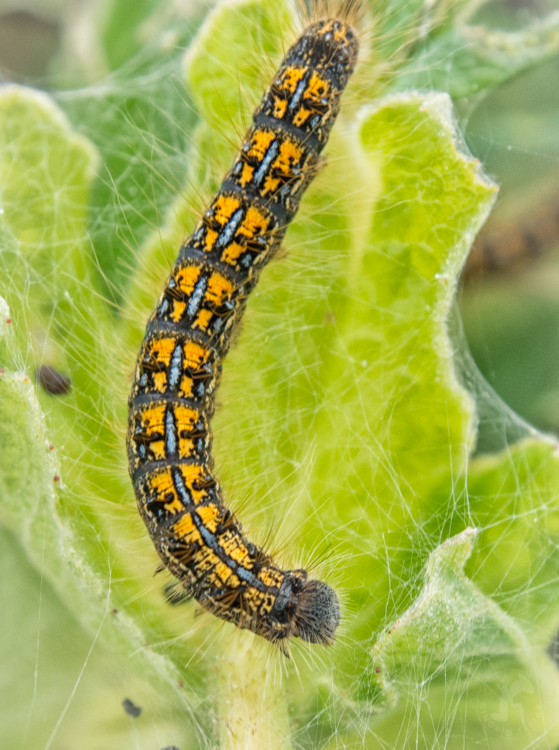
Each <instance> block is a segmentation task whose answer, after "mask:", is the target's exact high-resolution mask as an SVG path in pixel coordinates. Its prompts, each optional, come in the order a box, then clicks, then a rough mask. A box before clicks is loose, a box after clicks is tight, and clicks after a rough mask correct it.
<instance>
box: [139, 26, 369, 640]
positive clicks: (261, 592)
mask: <svg viewBox="0 0 559 750" xmlns="http://www.w3.org/2000/svg"><path fill="white" fill-rule="evenodd" d="M357 53H358V41H357V36H356V33H355V31H354V30H353V28H352V27H351V25H350V24H349V22H348V21H347V20H345V19H343V18H338V17H327V18H323V19H321V20H318V21H315V22H314V23H311V24H310V25H309V26H308V27H307V28H306V29H305V30H304V32H303V33H302V35H301V36H300V38H299V39H298V40H297V41H296V42H295V44H293V46H292V47H291V48H290V49H289V50H288V52H287V54H286V55H285V57H284V59H283V62H282V64H281V67H280V68H279V70H278V72H277V73H276V75H275V76H274V78H273V80H272V82H271V84H270V85H269V86H268V88H267V90H266V91H265V93H264V96H263V98H262V101H261V103H260V105H259V106H258V107H257V109H256V111H255V112H254V115H253V125H252V127H251V128H250V130H249V131H248V133H247V135H246V138H245V141H244V144H243V146H242V148H241V150H240V152H239V153H238V155H237V157H236V159H235V162H234V164H233V167H232V169H231V170H230V172H229V173H228V174H227V175H226V177H225V179H224V181H223V183H222V185H221V187H220V189H219V190H218V192H217V193H216V195H215V196H214V198H213V199H212V201H211V203H210V205H209V207H208V208H207V210H206V211H205V213H204V215H203V216H202V218H201V220H200V221H199V223H198V225H197V226H196V228H195V231H194V233H193V234H192V235H191V236H190V237H189V238H188V239H187V240H186V241H185V242H184V244H183V245H182V246H181V248H180V251H179V255H178V258H177V260H176V261H175V264H174V266H173V268H172V271H171V274H170V276H169V278H168V280H167V283H166V284H165V288H164V289H163V292H162V294H161V296H160V298H159V301H158V303H157V307H156V309H155V311H154V312H153V314H152V315H151V317H150V318H149V321H148V323H147V328H146V333H145V338H144V340H143V342H142V345H141V350H140V353H139V356H138V360H137V363H136V369H135V375H134V382H133V387H132V392H131V395H130V399H129V421H128V433H127V450H128V459H129V472H130V476H131V479H132V483H133V486H134V490H135V494H136V499H137V503H138V508H139V512H140V514H141V516H142V518H143V520H144V522H145V524H146V526H147V529H148V532H149V534H150V536H151V539H152V541H153V544H154V545H155V548H156V550H157V552H158V554H159V556H160V558H161V561H162V562H161V566H160V568H161V569H164V568H167V569H168V570H169V571H170V572H171V574H172V575H174V576H175V577H176V578H177V579H178V581H179V584H180V586H182V587H183V588H184V591H185V595H186V596H187V597H192V598H194V599H196V600H197V601H198V602H199V603H200V604H201V605H202V607H203V608H204V609H206V610H208V611H209V612H211V613H213V614H214V615H216V616H217V617H218V618H221V619H223V620H226V621H229V622H232V623H234V624H236V625H237V627H239V628H244V629H248V630H251V631H253V632H254V633H256V634H258V635H260V636H263V637H264V638H266V639H267V640H269V641H271V642H272V643H275V644H278V645H281V644H285V642H286V641H285V639H287V638H290V637H298V638H301V639H302V640H304V641H307V642H310V643H322V644H329V643H332V642H333V640H334V634H335V631H336V628H337V627H338V624H339V621H340V608H339V602H338V598H337V595H336V593H335V591H334V590H333V589H332V588H331V587H330V586H328V585H327V584H326V583H323V582H322V581H318V580H309V579H308V574H307V571H306V570H304V569H298V570H282V569H281V567H279V566H278V565H277V564H276V563H275V562H274V560H273V559H272V557H271V556H270V555H268V554H267V553H266V552H265V551H264V550H263V549H261V548H260V547H259V546H257V545H256V544H253V543H252V542H250V541H249V540H248V539H247V538H246V536H245V535H244V534H243V530H242V526H241V524H240V522H239V521H238V520H237V518H236V517H235V515H234V514H233V513H232V512H231V511H230V510H229V509H228V508H227V507H226V506H225V504H224V502H223V498H222V491H221V488H220V485H219V482H218V480H217V479H216V476H215V474H214V465H213V459H212V456H211V446H212V433H211V429H210V421H211V417H212V415H213V412H214V397H215V393H216V389H217V387H218V384H219V380H220V376H221V369H222V363H223V359H224V357H225V355H226V354H227V351H228V349H229V346H230V342H231V336H232V333H233V331H234V330H235V328H236V327H237V326H238V323H239V321H240V319H241V317H242V315H243V312H244V309H245V306H246V303H247V298H248V296H249V294H250V292H251V291H252V289H254V287H255V285H256V283H257V281H258V277H259V275H260V272H261V271H262V269H263V268H264V266H265V265H266V263H268V261H269V260H270V259H271V258H272V257H273V255H274V253H275V252H276V250H277V249H278V247H279V245H280V243H281V241H282V239H283V236H284V234H285V232H286V229H287V227H288V226H289V224H290V222H291V221H292V219H293V217H294V216H295V214H296V212H297V210H298V208H299V202H300V200H301V196H302V195H303V193H304V191H305V190H306V188H307V187H308V185H309V183H310V182H311V181H312V179H313V178H314V176H315V175H316V172H317V169H318V166H319V159H320V153H321V151H322V149H323V148H324V146H325V144H326V142H327V140H328V136H329V134H330V130H331V128H332V125H333V124H334V120H335V118H336V116H337V114H338V111H339V107H340V97H341V94H342V92H343V90H344V88H345V86H346V84H347V82H348V79H349V77H350V75H351V74H352V72H353V69H354V67H355V65H356V61H357Z"/></svg>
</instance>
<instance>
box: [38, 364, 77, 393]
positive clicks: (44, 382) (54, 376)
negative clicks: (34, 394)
mask: <svg viewBox="0 0 559 750" xmlns="http://www.w3.org/2000/svg"><path fill="white" fill-rule="evenodd" d="M37 381H38V383H39V384H40V385H41V386H42V387H43V388H44V389H45V391H46V392H47V393H50V394H51V396H65V395H66V394H67V393H69V392H70V388H71V387H72V381H71V380H70V378H69V377H68V376H67V375H64V374H63V373H61V372H58V370H55V369H54V367H50V366H49V365H41V366H40V367H37Z"/></svg>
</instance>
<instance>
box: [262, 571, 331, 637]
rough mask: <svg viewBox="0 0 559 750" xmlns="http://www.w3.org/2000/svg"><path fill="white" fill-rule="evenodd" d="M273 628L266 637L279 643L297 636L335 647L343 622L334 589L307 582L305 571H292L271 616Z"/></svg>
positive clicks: (316, 582) (319, 583)
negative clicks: (336, 637)
mask: <svg viewBox="0 0 559 750" xmlns="http://www.w3.org/2000/svg"><path fill="white" fill-rule="evenodd" d="M270 619H271V620H272V622H273V628H272V629H271V630H270V631H269V633H268V634H267V636H266V637H268V638H269V640H272V641H275V642H279V641H281V640H283V639H284V638H289V637H293V636H296V637H298V638H301V639H302V640H303V641H308V642H309V643H322V644H331V643H333V642H334V636H335V633H336V628H337V627H338V625H339V623H340V604H339V602H338V597H337V596H336V592H335V591H334V589H332V588H330V586H328V585H327V584H326V583H323V582H322V581H315V580H311V581H308V580H307V572H306V571H305V570H289V571H287V573H286V575H285V578H284V579H283V582H282V584H281V587H280V590H279V594H278V596H277V597H276V601H275V603H274V606H273V608H272V611H271V613H270Z"/></svg>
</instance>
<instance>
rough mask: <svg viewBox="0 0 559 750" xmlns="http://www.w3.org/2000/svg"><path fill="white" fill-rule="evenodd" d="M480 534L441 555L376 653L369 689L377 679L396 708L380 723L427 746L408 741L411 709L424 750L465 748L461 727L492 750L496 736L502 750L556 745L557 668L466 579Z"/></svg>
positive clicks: (394, 737)
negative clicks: (541, 743)
mask: <svg viewBox="0 0 559 750" xmlns="http://www.w3.org/2000/svg"><path fill="white" fill-rule="evenodd" d="M475 537H476V531H475V530H474V529H472V528H467V529H465V530H464V531H463V532H462V533H460V534H458V535H457V536H454V537H452V538H450V539H448V540H447V541H446V542H445V543H444V544H441V545H440V546H439V547H437V549H436V550H434V551H433V553H432V554H431V555H430V557H429V560H428V562H427V565H426V568H425V583H424V587H423V589H422V591H421V592H420V593H419V596H418V597H417V599H416V601H415V602H414V603H413V605H412V606H411V607H410V609H408V610H407V611H406V612H405V613H404V614H403V615H402V616H401V617H400V618H398V620H397V621H396V622H395V623H393V624H392V625H391V626H390V627H389V628H388V629H387V630H386V631H385V632H384V633H383V634H382V635H381V637H380V638H379V639H378V641H377V642H376V643H375V645H374V648H373V649H372V659H371V666H370V670H369V671H370V677H369V679H370V683H369V684H367V683H365V681H364V684H363V690H364V691H367V692H369V693H374V686H375V682H376V683H377V684H379V685H380V686H381V687H382V690H383V691H385V692H386V693H387V694H388V695H389V696H390V698H391V702H392V704H393V705H394V706H396V709H395V710H392V712H391V713H390V714H389V715H388V716H387V717H386V718H385V719H384V720H383V719H382V718H380V717H379V719H380V720H379V722H378V724H379V725H380V726H377V727H375V729H376V733H377V737H379V735H380V736H382V737H383V739H384V741H385V742H386V741H388V742H390V741H392V742H394V743H397V744H398V746H399V747H412V746H413V747H417V746H418V745H417V738H416V737H415V738H411V737H410V738H409V739H406V738H403V740H402V739H400V740H399V739H398V737H399V734H400V730H401V727H402V725H403V724H405V716H406V714H409V713H413V714H415V715H416V716H417V722H418V727H417V731H418V734H419V737H420V744H419V746H420V747H438V746H439V743H441V746H442V744H443V743H444V745H445V746H447V747H448V746H451V747H454V746H457V747H458V746H459V744H460V741H459V739H458V736H459V733H460V731H461V732H462V733H463V736H464V737H465V738H467V740H468V743H469V744H473V743H475V744H477V745H479V744H482V745H483V746H487V733H490V734H491V735H493V736H494V740H493V742H492V743H491V745H489V746H495V747H498V746H501V743H502V742H503V741H505V742H506V747H509V748H516V747H518V748H525V747H527V746H528V745H529V744H530V743H531V742H534V743H537V742H538V740H539V738H540V737H541V736H542V735H545V736H546V742H548V743H549V745H551V746H553V744H554V742H555V743H556V742H557V741H558V740H559V726H558V725H557V722H556V720H555V716H556V711H555V706H556V702H557V698H558V694H559V675H558V674H557V670H556V667H555V666H554V665H553V663H552V662H551V660H550V659H549V657H547V656H546V655H545V654H544V653H540V654H538V655H534V654H533V652H532V651H531V649H530V644H529V642H528V639H527V638H526V635H525V634H524V633H523V632H522V630H521V629H520V627H519V625H518V624H517V622H516V621H515V620H513V619H512V618H510V617H509V616H507V615H506V614H505V613H504V612H503V611H502V610H501V609H500V608H499V607H498V606H497V605H496V604H495V603H494V602H493V601H492V600H491V599H489V598H487V597H486V596H484V595H483V594H482V593H481V591H480V590H479V589H478V588H477V587H476V586H475V585H474V584H473V583H472V582H471V581H470V580H469V579H468V578H467V577H466V575H465V574H464V565H465V563H466V562H467V560H468V558H469V557H470V555H471V552H472V546H473V544H474V541H475ZM449 716H450V717H452V724H450V725H447V726H446V728H445V729H443V731H442V733H441V727H443V726H444V725H445V721H446V718H445V717H449ZM439 733H441V734H442V736H440V734H439ZM454 737H456V740H454ZM379 739H380V737H379ZM377 746H379V747H380V746H381V744H380V742H378V741H377V743H374V742H373V743H371V744H370V745H369V747H377Z"/></svg>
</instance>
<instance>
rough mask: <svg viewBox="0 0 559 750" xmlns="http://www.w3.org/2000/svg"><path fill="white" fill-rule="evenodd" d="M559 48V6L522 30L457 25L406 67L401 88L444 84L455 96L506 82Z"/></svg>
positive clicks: (429, 44) (432, 41) (428, 46)
mask: <svg viewBox="0 0 559 750" xmlns="http://www.w3.org/2000/svg"><path fill="white" fill-rule="evenodd" d="M558 50H559V12H554V13H551V14H550V15H549V16H547V17H546V18H543V19H541V20H537V21H533V22H532V23H531V24H529V25H527V26H526V27H524V28H523V29H520V30H519V31H508V32H507V31H500V30H496V29H488V28H486V27H485V26H457V27H455V28H451V29H449V30H448V31H446V32H444V33H442V34H440V35H438V36H435V37H434V38H433V39H432V40H430V41H428V42H427V43H426V44H425V45H424V47H423V49H421V51H420V52H418V54H416V55H415V56H414V57H413V58H412V59H411V60H410V61H409V62H408V63H407V65H406V66H404V67H403V68H402V71H401V73H400V75H399V76H398V79H397V81H396V85H395V86H394V88H395V89H397V90H399V91H402V90H405V89H415V88H419V89H438V90H443V91H448V93H449V94H450V95H451V96H452V97H453V98H454V99H459V98H461V97H465V96H472V95H473V94H477V93H479V92H480V91H482V90H483V89H487V88H489V87H491V86H496V85H497V84H499V83H503V82H504V81H506V80H508V79H509V78H511V77H512V76H514V75H516V74H517V73H519V72H521V71H522V70H525V69H526V68H528V67H530V66H531V65H534V64H535V63H537V62H540V61H542V60H545V59H546V58H547V57H549V56H551V55H553V54H554V53H556V52H557V51H558Z"/></svg>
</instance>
